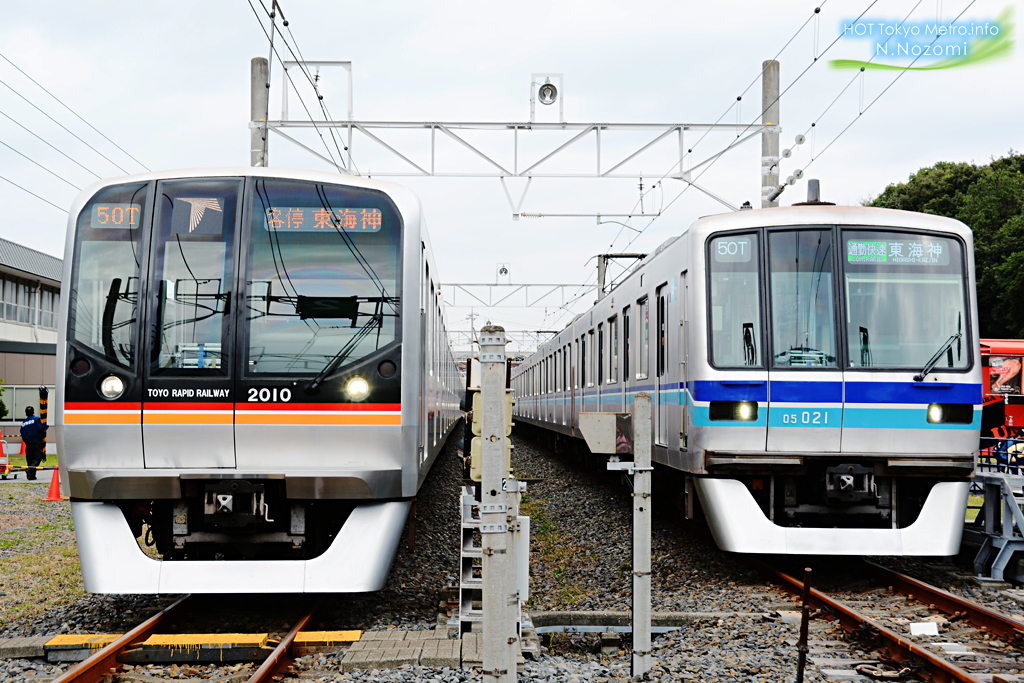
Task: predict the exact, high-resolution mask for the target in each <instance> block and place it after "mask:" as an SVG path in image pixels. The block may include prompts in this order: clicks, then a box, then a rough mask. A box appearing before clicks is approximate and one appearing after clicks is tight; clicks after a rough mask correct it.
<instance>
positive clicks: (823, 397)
mask: <svg viewBox="0 0 1024 683" xmlns="http://www.w3.org/2000/svg"><path fill="white" fill-rule="evenodd" d="M766 260H767V264H768V302H769V314H768V315H769V325H768V328H769V337H770V348H771V350H772V351H771V353H772V355H771V358H770V359H769V371H768V385H769V386H768V389H769V394H768V450H769V451H782V452H808V451H812V452H816V453H837V452H839V444H840V436H841V433H842V429H841V428H842V421H843V419H842V418H843V373H842V369H841V368H840V367H839V361H838V353H837V348H838V335H837V333H836V330H837V329H838V308H839V307H838V306H837V305H836V301H837V298H836V293H835V283H836V278H835V277H834V273H835V272H836V271H837V267H836V254H835V248H834V236H833V233H832V229H831V228H830V227H819V228H810V229H800V230H792V229H790V230H769V231H768V257H767V259H766Z"/></svg>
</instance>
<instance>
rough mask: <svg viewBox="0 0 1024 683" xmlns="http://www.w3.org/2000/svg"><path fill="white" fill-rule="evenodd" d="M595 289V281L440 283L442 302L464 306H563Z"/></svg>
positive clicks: (447, 304)
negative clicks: (574, 283) (580, 282)
mask: <svg viewBox="0 0 1024 683" xmlns="http://www.w3.org/2000/svg"><path fill="white" fill-rule="evenodd" d="M596 289H597V285H596V284H589V285H569V284H554V285H552V284H547V285H545V284H529V285H525V284H524V285H516V284H506V283H499V284H495V283H446V284H443V285H442V286H441V291H442V292H444V299H445V301H444V304H445V306H448V307H453V306H461V307H463V308H472V307H477V306H479V307H481V308H543V307H545V306H547V307H550V308H564V307H565V306H567V305H568V304H570V303H575V301H576V300H577V299H579V298H580V297H581V296H582V295H585V294H586V293H587V292H592V291H595V290H596Z"/></svg>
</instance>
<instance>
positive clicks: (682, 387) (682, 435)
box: [678, 270, 690, 450]
mask: <svg viewBox="0 0 1024 683" xmlns="http://www.w3.org/2000/svg"><path fill="white" fill-rule="evenodd" d="M689 294H690V291H689V286H688V285H687V282H686V271H685V270H684V271H683V272H682V273H680V275H679V296H680V303H679V346H678V349H679V450H686V406H687V403H688V401H687V397H686V370H687V368H686V363H687V357H686V353H687V348H686V322H687V321H686V310H687V309H686V306H687V303H686V302H687V299H688V296H689Z"/></svg>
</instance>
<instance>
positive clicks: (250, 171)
mask: <svg viewBox="0 0 1024 683" xmlns="http://www.w3.org/2000/svg"><path fill="white" fill-rule="evenodd" d="M62 284H63V291H65V292H67V293H68V295H67V296H64V297H62V301H61V311H60V315H61V325H60V332H59V333H60V338H61V339H63V340H64V343H63V344H60V345H58V361H57V362H58V365H57V367H58V368H63V372H60V371H59V372H58V377H57V400H56V408H55V415H54V423H55V424H56V429H57V430H58V432H59V436H60V438H59V441H58V443H59V444H60V451H59V455H60V465H61V477H62V481H64V482H65V491H66V492H68V493H70V495H71V501H72V502H71V508H72V514H73V517H74V523H75V534H76V537H77V541H78V547H79V555H80V558H81V563H82V574H83V577H84V579H85V588H86V590H87V591H90V592H93V593H184V592H192V593H195V592H200V593H203V592H232V593H245V592H252V593H256V592H275V593H281V592H360V591H373V590H378V589H380V588H381V587H383V585H384V582H385V580H386V578H387V574H388V571H389V569H390V566H391V562H392V560H393V558H394V553H395V550H396V548H397V544H398V541H399V536H400V535H401V532H402V528H403V526H404V524H405V521H406V517H407V515H408V511H409V508H410V501H411V499H412V498H413V497H414V496H415V495H416V493H417V491H418V489H419V487H420V485H421V483H422V482H423V480H424V478H425V477H426V475H427V472H428V470H429V469H430V467H431V465H432V463H433V462H434V459H435V458H436V457H437V454H438V453H439V452H440V450H441V448H442V447H443V446H444V443H445V440H446V439H447V437H448V435H449V434H450V432H451V431H452V429H453V428H454V427H455V425H456V423H457V422H458V420H459V419H460V417H461V414H460V412H459V398H460V397H461V395H462V392H463V387H462V380H461V379H460V377H459V374H458V371H457V368H456V366H455V360H454V358H453V356H452V353H451V350H450V346H449V344H448V337H447V333H446V328H445V313H444V308H443V300H442V298H441V296H440V292H439V287H438V279H437V273H436V269H435V267H434V260H433V256H432V254H431V249H430V243H429V241H428V239H427V235H426V230H425V227H424V223H423V218H422V216H421V211H420V204H419V201H418V200H417V198H416V197H415V196H414V195H413V194H411V193H410V192H409V191H407V190H405V189H403V188H401V187H399V186H397V185H393V184H390V183H385V182H379V181H374V180H367V179H364V178H352V177H345V176H339V175H335V174H330V173H317V172H308V171H289V170H281V169H259V168H219V169H192V170H183V171H175V172H168V173H147V174H143V175H136V176H129V177H123V178H114V179H110V180H104V181H101V182H98V183H95V184H94V185H92V186H91V187H89V188H87V189H86V190H85V191H84V192H82V194H80V195H79V196H78V198H77V199H76V200H75V203H74V205H73V206H72V208H71V212H70V218H69V221H68V233H67V244H66V251H65V258H64V274H63V283H62ZM147 546H154V547H155V551H156V552H152V551H150V552H149V553H147V552H145V550H146V549H147V548H146V547H147ZM157 555H158V556H159V559H157V558H156V557H154V556H157Z"/></svg>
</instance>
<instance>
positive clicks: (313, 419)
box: [235, 412, 402, 425]
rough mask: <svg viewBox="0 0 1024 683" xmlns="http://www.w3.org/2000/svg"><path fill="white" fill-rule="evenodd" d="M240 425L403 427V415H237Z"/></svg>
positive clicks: (236, 421)
mask: <svg viewBox="0 0 1024 683" xmlns="http://www.w3.org/2000/svg"><path fill="white" fill-rule="evenodd" d="M235 424H240V425H401V424H402V416H401V415H351V414H350V415H344V414H340V415H330V414H320V415H246V414H244V413H241V412H239V413H235Z"/></svg>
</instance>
